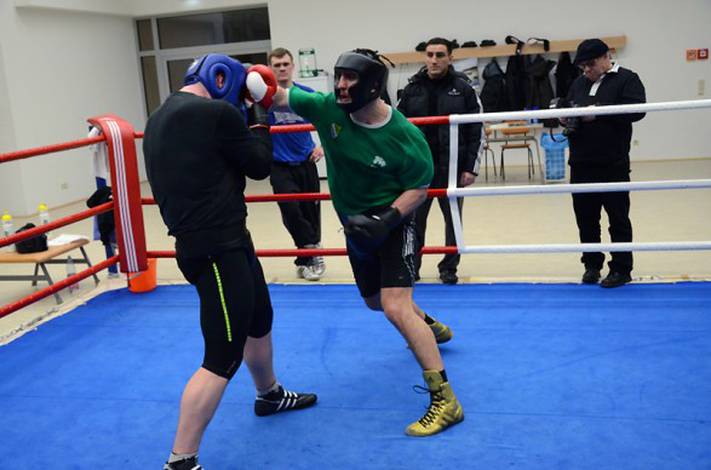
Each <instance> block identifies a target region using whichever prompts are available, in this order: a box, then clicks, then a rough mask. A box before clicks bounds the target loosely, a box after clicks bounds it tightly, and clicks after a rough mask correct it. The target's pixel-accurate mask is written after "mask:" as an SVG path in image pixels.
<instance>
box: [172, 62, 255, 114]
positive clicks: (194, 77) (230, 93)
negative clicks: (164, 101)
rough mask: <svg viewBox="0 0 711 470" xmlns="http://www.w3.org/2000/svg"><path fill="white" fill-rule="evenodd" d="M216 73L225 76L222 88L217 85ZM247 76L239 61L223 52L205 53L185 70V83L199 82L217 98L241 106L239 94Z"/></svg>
mask: <svg viewBox="0 0 711 470" xmlns="http://www.w3.org/2000/svg"><path fill="white" fill-rule="evenodd" d="M217 74H222V75H224V77H225V82H224V85H223V86H222V88H218V87H217ZM246 78H247V71H246V70H245V68H244V66H243V65H242V64H241V63H240V61H238V60H235V59H233V58H232V57H229V56H226V55H224V54H207V55H204V56H202V57H198V58H197V59H195V61H194V62H193V63H192V64H190V67H188V71H187V72H185V79H184V80H183V83H184V84H185V85H192V84H193V83H197V82H200V83H202V84H203V86H204V87H205V88H206V89H207V92H208V93H210V96H211V97H212V98H214V99H217V100H225V101H228V102H230V103H232V104H233V105H235V106H237V107H238V108H241V107H242V106H241V105H242V103H240V95H241V93H242V89H243V88H244V82H245V80H246Z"/></svg>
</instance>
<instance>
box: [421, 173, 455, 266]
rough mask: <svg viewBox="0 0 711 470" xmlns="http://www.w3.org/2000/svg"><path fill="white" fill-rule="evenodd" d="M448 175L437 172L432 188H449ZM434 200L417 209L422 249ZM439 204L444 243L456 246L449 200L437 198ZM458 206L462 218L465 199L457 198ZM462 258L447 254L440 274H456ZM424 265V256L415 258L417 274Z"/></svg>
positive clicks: (443, 259)
mask: <svg viewBox="0 0 711 470" xmlns="http://www.w3.org/2000/svg"><path fill="white" fill-rule="evenodd" d="M447 178H448V173H447V170H445V171H435V175H434V177H433V178H432V183H431V184H430V188H446V187H447ZM433 200H434V199H427V200H425V202H423V203H422V205H421V206H420V207H418V208H417V211H416V212H415V233H416V234H417V242H418V245H419V246H420V247H423V246H425V232H426V231H427V216H428V215H429V213H430V209H431V208H432V202H433ZM437 203H438V204H439V208H440V210H441V211H442V216H443V217H444V243H445V245H446V246H456V245H457V240H456V239H455V238H454V225H453V224H452V212H451V210H450V204H449V198H446V197H440V198H437ZM457 204H458V205H459V218H460V219H461V217H462V206H463V205H464V198H461V197H460V198H457ZM460 258H461V256H460V255H459V254H454V255H453V254H446V255H444V258H442V260H441V261H440V262H439V263H438V264H437V269H438V270H439V272H440V273H445V272H451V273H456V272H457V267H458V266H459V260H460ZM421 265H422V255H421V254H420V253H419V251H418V253H417V255H416V256H415V269H416V270H417V273H419V272H420V266H421Z"/></svg>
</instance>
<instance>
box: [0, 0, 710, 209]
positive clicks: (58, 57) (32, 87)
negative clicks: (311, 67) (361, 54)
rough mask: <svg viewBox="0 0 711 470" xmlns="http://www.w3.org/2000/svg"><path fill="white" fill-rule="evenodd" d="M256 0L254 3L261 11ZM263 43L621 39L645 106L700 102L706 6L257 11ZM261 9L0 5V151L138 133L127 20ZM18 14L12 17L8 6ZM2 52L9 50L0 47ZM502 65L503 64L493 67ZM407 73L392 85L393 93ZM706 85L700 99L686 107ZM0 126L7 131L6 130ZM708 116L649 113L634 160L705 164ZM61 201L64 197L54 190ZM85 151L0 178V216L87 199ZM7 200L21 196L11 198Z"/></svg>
mask: <svg viewBox="0 0 711 470" xmlns="http://www.w3.org/2000/svg"><path fill="white" fill-rule="evenodd" d="M264 3H265V2H261V4H264ZM266 3H267V4H268V6H269V14H270V21H271V30H272V39H271V41H272V45H273V46H274V47H277V46H285V47H288V48H289V49H291V50H292V51H297V50H298V49H299V48H303V47H313V48H315V49H316V52H317V60H318V65H319V67H321V68H324V69H326V70H330V69H332V67H333V63H334V62H335V60H336V58H337V56H338V54H339V53H340V52H342V51H344V50H347V49H352V48H355V47H371V48H375V49H379V50H380V51H382V52H402V51H406V50H412V49H413V48H414V46H415V44H417V43H418V42H420V41H423V40H426V39H428V38H429V37H431V36H446V37H450V38H456V39H458V40H459V42H460V43H461V42H464V41H467V40H476V41H477V42H479V41H481V40H482V39H485V38H490V39H494V40H496V41H497V42H498V43H503V38H504V37H505V36H506V35H507V34H514V35H516V36H518V37H520V38H521V39H524V40H525V39H526V38H528V37H529V36H537V37H546V38H549V39H574V38H585V37H593V36H613V35H619V34H625V35H626V36H627V47H625V48H624V49H623V50H621V51H620V53H619V56H618V57H619V60H620V62H621V63H622V65H624V66H627V67H629V68H631V69H633V70H635V71H636V72H638V73H639V74H640V76H641V77H642V80H643V82H644V83H645V85H646V88H647V97H648V100H649V101H669V100H686V99H698V98H708V94H709V92H708V90H709V89H711V88H710V87H711V61H708V60H707V61H703V62H691V63H687V62H686V61H685V56H684V50H685V49H686V48H697V47H710V46H711V36H710V35H709V33H708V26H707V22H708V18H711V2H709V1H708V0H680V1H677V2H661V1H657V2H645V1H643V0H629V1H627V2H620V1H618V0H598V1H597V2H586V3H585V4H582V3H581V2H564V1H559V2H547V1H543V2H533V3H532V2H530V0H509V1H508V2H506V3H505V4H501V3H500V2H498V3H497V2H474V1H471V0H446V1H443V2H439V3H432V2H413V1H409V0H389V1H387V2H385V1H375V0H360V1H358V2H332V1H326V0H311V1H294V0H268V1H267V2H266ZM254 4H259V2H249V1H244V0H202V1H198V0H154V1H150V2H147V1H143V0H122V1H119V0H113V1H112V0H101V1H96V0H15V2H14V3H13V2H11V1H0V109H2V113H1V114H2V116H0V124H3V125H2V126H0V127H2V129H1V130H0V152H4V151H10V150H16V149H19V148H27V147H33V146H38V145H43V144H48V143H56V142H60V141H65V140H70V139H75V138H80V137H83V136H84V134H85V131H86V124H85V121H86V118H87V117H89V116H92V115H96V114H101V113H105V112H113V113H115V114H118V115H120V116H123V117H124V118H126V119H128V120H129V121H130V122H132V123H134V125H135V127H136V128H137V129H139V130H140V129H142V128H143V125H144V120H145V119H144V117H143V112H144V111H143V103H142V101H143V97H142V92H141V89H140V71H139V67H138V59H137V53H136V50H137V48H136V40H135V32H134V26H133V17H146V16H151V15H165V14H171V13H175V12H188V11H202V10H216V9H226V8H230V7H241V6H249V5H254ZM16 6H18V7H19V8H16ZM8 44H12V45H13V47H12V48H10V47H8ZM501 63H502V65H504V64H505V61H501ZM416 69H417V67H416V66H409V67H404V68H401V69H399V70H398V71H396V72H395V73H393V75H392V80H391V82H392V83H391V88H392V89H393V91H394V89H395V88H396V87H397V85H398V83H399V84H400V86H403V85H404V84H405V83H406V78H407V76H409V75H411V74H412V73H414V72H415V71H416ZM700 79H703V80H705V81H706V83H707V86H706V89H707V93H706V96H703V97H700V96H697V95H696V90H697V82H698V80H700ZM8 115H9V116H10V118H9V121H10V125H7V126H5V125H4V123H5V121H7V120H8V118H7V116H8ZM709 122H711V112H709V111H693V112H673V113H654V114H650V115H648V116H647V118H646V119H644V120H643V121H641V122H640V123H638V124H637V125H636V127H635V136H634V138H635V140H637V141H638V145H637V146H635V147H633V149H632V158H633V160H635V159H636V160H643V159H665V158H687V157H711V149H710V147H711V146H709V145H708V143H707V134H708V133H709V124H708V123H709ZM62 183H67V184H68V189H65V190H62V189H61V184H62ZM93 186H94V185H93V179H92V177H91V165H90V159H88V158H86V151H72V152H65V153H62V154H56V155H53V156H47V157H41V158H36V159H32V160H31V161H30V160H24V161H22V162H21V163H19V164H3V165H2V166H1V167H0V210H2V209H3V208H9V209H10V210H12V211H13V212H14V213H16V214H18V215H22V214H29V213H32V212H35V208H36V205H37V203H38V202H40V201H46V202H47V203H48V204H49V205H50V207H53V206H57V205H60V204H64V203H67V202H71V201H74V200H77V199H83V198H85V197H86V196H87V195H88V194H89V193H90V192H91V190H92V189H93ZM18 192H20V194H19V195H18Z"/></svg>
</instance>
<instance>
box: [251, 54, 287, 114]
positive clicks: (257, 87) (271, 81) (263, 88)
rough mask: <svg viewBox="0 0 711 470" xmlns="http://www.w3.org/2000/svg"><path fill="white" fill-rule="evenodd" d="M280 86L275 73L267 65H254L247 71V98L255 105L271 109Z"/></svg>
mask: <svg viewBox="0 0 711 470" xmlns="http://www.w3.org/2000/svg"><path fill="white" fill-rule="evenodd" d="M278 86H279V85H278V83H277V79H276V77H275V76H274V72H272V69H270V68H269V67H267V66H266V65H262V64H257V65H253V66H251V67H250V68H249V69H248V70H247V98H249V99H251V100H252V101H254V102H255V103H259V104H261V105H262V106H264V107H265V108H269V107H270V106H271V105H272V100H273V99H274V95H275V94H276V92H277V87H278Z"/></svg>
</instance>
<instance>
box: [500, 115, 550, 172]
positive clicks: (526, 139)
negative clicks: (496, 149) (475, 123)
mask: <svg viewBox="0 0 711 470" xmlns="http://www.w3.org/2000/svg"><path fill="white" fill-rule="evenodd" d="M509 124H514V125H511V127H508V128H506V129H501V134H502V135H503V136H504V138H505V139H507V140H506V141H505V142H504V143H503V145H501V161H500V169H499V173H500V174H501V179H502V180H504V181H506V169H505V166H504V152H505V151H506V150H513V149H526V152H527V154H528V179H529V180H530V179H531V177H533V176H534V175H535V174H536V168H535V165H534V162H533V150H531V141H533V142H534V143H535V144H536V156H537V157H538V171H539V173H540V175H541V177H543V167H542V166H541V150H540V148H539V146H538V141H537V140H536V137H535V135H533V131H532V130H531V128H529V127H528V126H525V125H518V123H509Z"/></svg>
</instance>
